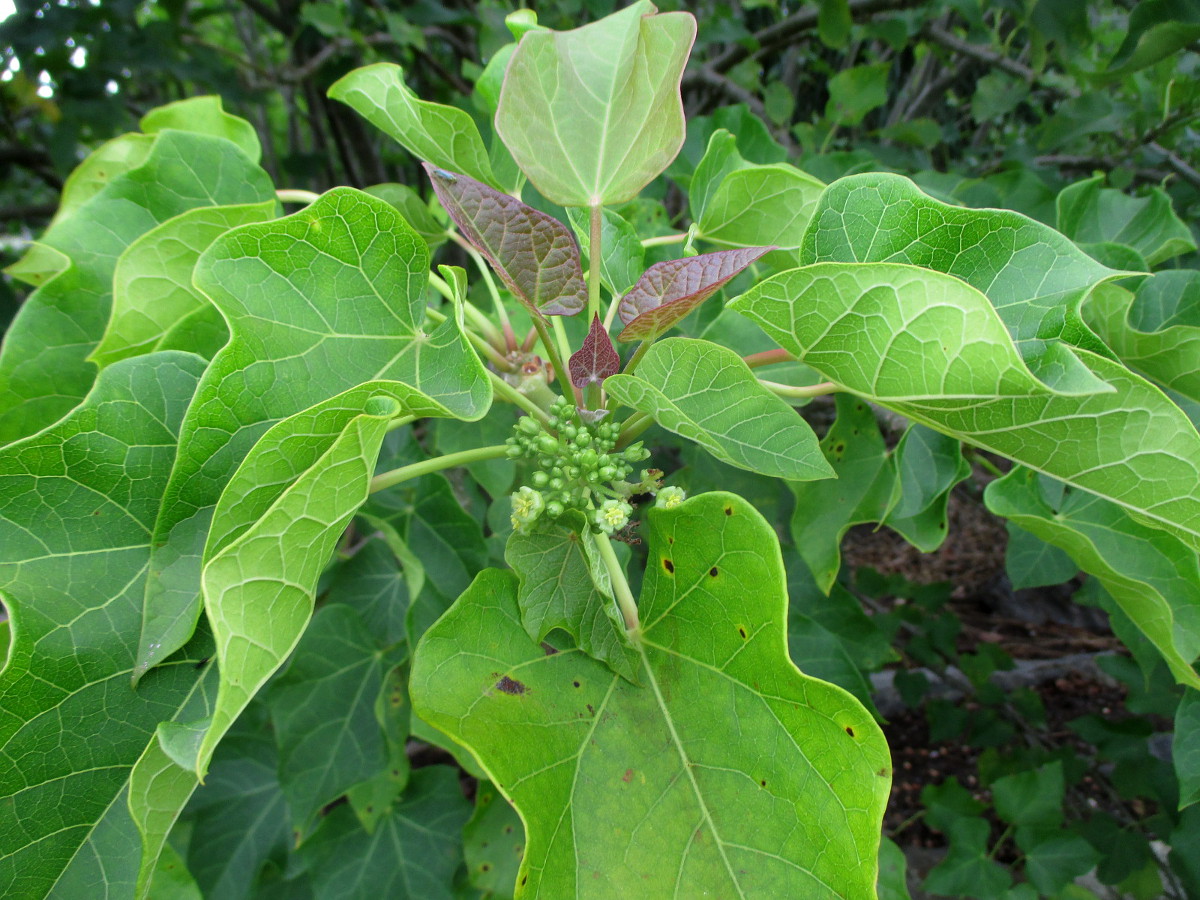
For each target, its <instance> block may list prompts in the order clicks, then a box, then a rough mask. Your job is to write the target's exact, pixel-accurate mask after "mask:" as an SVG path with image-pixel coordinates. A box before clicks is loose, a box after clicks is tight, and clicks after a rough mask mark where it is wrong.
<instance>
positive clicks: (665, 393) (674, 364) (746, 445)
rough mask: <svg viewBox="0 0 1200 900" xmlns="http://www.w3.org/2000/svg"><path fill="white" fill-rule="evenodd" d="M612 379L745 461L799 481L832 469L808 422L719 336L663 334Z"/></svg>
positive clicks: (668, 422) (666, 417)
mask: <svg viewBox="0 0 1200 900" xmlns="http://www.w3.org/2000/svg"><path fill="white" fill-rule="evenodd" d="M604 387H605V390H607V391H608V393H609V394H610V395H611V396H613V397H615V398H616V399H617V400H618V401H620V402H621V403H623V404H625V405H626V406H632V407H633V408H634V409H637V410H639V411H641V412H644V413H647V414H649V415H651V416H653V417H654V419H655V421H656V422H658V424H660V425H662V426H663V428H666V429H667V430H669V431H673V432H675V433H676V434H678V435H680V436H681V437H685V438H687V439H688V440H691V441H695V442H696V443H697V444H699V445H700V446H702V447H704V449H705V450H707V451H708V452H709V453H711V454H712V455H713V456H715V457H716V458H717V459H719V460H721V461H723V462H727V463H729V464H730V465H733V466H737V467H738V468H740V469H748V470H749V471H751V472H758V473H759V474H762V475H771V476H774V477H776V478H787V479H791V480H794V481H809V480H811V479H814V478H829V477H830V476H831V475H832V470H831V469H830V468H829V464H828V463H827V462H825V460H824V458H823V457H822V456H821V455H820V450H819V448H818V446H817V436H816V435H815V434H813V432H812V429H811V428H809V427H808V424H807V423H805V421H804V420H803V419H802V418H800V416H798V415H797V414H796V411H795V410H794V409H792V408H791V407H790V406H788V405H787V404H786V403H784V402H783V401H782V400H780V399H779V398H778V397H776V396H775V395H774V394H772V393H771V392H770V391H769V390H767V388H765V387H763V386H762V385H761V384H760V383H759V381H758V379H757V378H755V377H754V373H753V372H752V371H751V370H750V368H749V367H748V366H747V365H746V364H745V363H744V362H743V361H742V358H741V357H740V356H738V355H737V354H736V353H734V352H733V351H732V350H727V349H726V348H724V347H721V346H719V345H717V344H714V343H711V342H709V341H700V340H694V339H692V338H668V339H667V340H665V341H660V342H658V343H656V344H655V345H654V346H652V347H651V348H650V350H649V352H648V353H647V354H646V355H645V357H644V358H643V359H642V361H641V363H640V364H639V366H638V369H637V374H636V375H612V376H610V377H609V378H608V380H606V381H605V382H604Z"/></svg>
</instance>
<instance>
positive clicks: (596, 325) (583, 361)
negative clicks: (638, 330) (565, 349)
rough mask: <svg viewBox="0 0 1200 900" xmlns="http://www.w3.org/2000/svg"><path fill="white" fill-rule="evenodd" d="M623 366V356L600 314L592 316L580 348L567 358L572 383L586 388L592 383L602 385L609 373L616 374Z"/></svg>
mask: <svg viewBox="0 0 1200 900" xmlns="http://www.w3.org/2000/svg"><path fill="white" fill-rule="evenodd" d="M620 368H621V357H620V356H618V355H617V348H616V347H614V346H613V342H612V338H610V337H609V336H608V331H607V330H606V329H605V327H604V325H603V324H602V323H601V322H600V315H599V314H598V313H597V314H596V315H594V316H592V325H591V327H590V328H589V329H588V333H587V335H585V336H584V339H583V343H582V344H581V345H580V347H579V349H578V350H576V351H575V352H574V353H572V354H571V357H570V359H568V360H567V369H568V370H569V371H570V373H571V384H573V385H575V387H577V388H586V387H587V386H588V385H590V384H594V385H596V386H597V387H600V386H602V385H603V384H604V379H606V378H608V376H609V375H616V374H617V371H618V370H619V369H620Z"/></svg>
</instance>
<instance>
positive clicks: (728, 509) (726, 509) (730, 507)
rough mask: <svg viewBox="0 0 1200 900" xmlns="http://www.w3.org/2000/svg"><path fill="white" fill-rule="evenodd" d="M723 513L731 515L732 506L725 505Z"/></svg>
mask: <svg viewBox="0 0 1200 900" xmlns="http://www.w3.org/2000/svg"><path fill="white" fill-rule="evenodd" d="M725 515H727V516H732V515H733V507H732V506H727V507H725Z"/></svg>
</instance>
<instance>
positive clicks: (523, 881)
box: [521, 875, 529, 887]
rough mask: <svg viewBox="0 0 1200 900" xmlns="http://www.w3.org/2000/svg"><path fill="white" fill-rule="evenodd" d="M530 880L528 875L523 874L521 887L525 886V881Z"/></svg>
mask: <svg viewBox="0 0 1200 900" xmlns="http://www.w3.org/2000/svg"><path fill="white" fill-rule="evenodd" d="M528 880H529V876H528V875H522V876H521V887H525V882H527V881H528Z"/></svg>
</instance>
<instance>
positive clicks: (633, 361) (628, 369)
mask: <svg viewBox="0 0 1200 900" xmlns="http://www.w3.org/2000/svg"><path fill="white" fill-rule="evenodd" d="M653 343H654V341H653V340H649V341H642V342H641V343H640V344H638V347H637V349H636V350H634V351H633V356H631V357H629V362H627V363H625V369H624V371H623V372H622V373H621V374H623V375H632V374H633V370H634V369H636V368H637V364H638V363H640V362H641V361H642V357H643V356H645V355H646V351H647V350H649V349H650V345H651V344H653Z"/></svg>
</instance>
